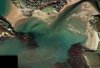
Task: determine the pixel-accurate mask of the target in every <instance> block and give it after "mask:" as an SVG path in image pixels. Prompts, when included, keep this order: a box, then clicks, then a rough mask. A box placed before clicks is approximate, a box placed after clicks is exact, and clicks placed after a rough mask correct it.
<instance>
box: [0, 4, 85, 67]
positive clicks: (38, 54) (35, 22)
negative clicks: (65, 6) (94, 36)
mask: <svg viewBox="0 0 100 68" xmlns="http://www.w3.org/2000/svg"><path fill="white" fill-rule="evenodd" d="M73 6H75V5H73ZM69 8H71V7H69ZM73 8H75V7H72V8H71V9H69V10H65V11H64V12H63V13H62V14H61V15H59V16H58V18H57V19H56V20H55V21H54V22H53V24H51V25H50V26H47V25H46V23H47V22H46V23H45V22H43V21H42V20H39V19H38V18H35V17H31V18H29V19H28V20H27V21H26V22H24V23H23V24H21V25H19V26H18V27H17V29H16V31H17V32H23V33H26V34H29V35H30V37H31V38H34V37H33V36H35V40H36V42H37V43H38V45H39V47H38V48H36V49H32V48H31V49H30V48H28V47H27V46H26V45H24V44H23V43H22V42H21V41H19V40H18V39H9V40H5V41H4V42H2V43H1V45H2V46H1V48H0V54H1V55H3V54H7V55H13V54H17V55H18V59H19V66H20V67H19V68H53V67H52V66H53V65H54V64H55V63H56V62H61V63H63V62H65V61H66V60H67V58H68V50H69V49H70V47H71V46H72V44H76V43H81V44H82V43H83V42H84V41H85V40H86V38H85V37H84V35H82V34H75V33H73V32H71V31H69V30H68V28H67V26H66V25H67V24H68V22H69V21H67V20H66V19H67V17H68V16H70V15H71V14H72V13H70V11H71V10H72V9H73ZM71 22H73V23H77V26H79V25H78V24H79V23H80V22H81V21H79V22H78V20H76V19H75V21H71ZM80 31H81V30H80Z"/></svg>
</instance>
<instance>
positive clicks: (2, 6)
mask: <svg viewBox="0 0 100 68" xmlns="http://www.w3.org/2000/svg"><path fill="white" fill-rule="evenodd" d="M8 11H9V0H0V15H3V16H4V15H6V14H7V12H8Z"/></svg>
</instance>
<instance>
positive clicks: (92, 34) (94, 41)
mask: <svg viewBox="0 0 100 68" xmlns="http://www.w3.org/2000/svg"><path fill="white" fill-rule="evenodd" d="M73 1H75V0H73ZM69 5H70V4H69ZM91 7H92V6H91V5H89V4H84V6H82V9H81V11H80V13H78V14H79V15H80V17H82V19H87V18H88V17H89V16H90V14H97V12H96V11H95V10H94V9H93V8H91ZM63 9H64V8H63ZM63 9H62V10H63ZM62 10H61V11H62ZM39 15H40V16H39ZM33 16H36V17H38V18H41V19H42V20H46V19H47V18H49V16H48V15H46V14H45V13H42V12H40V14H38V13H37V14H35V15H33ZM43 17H44V18H43ZM51 17H52V16H51ZM22 18H26V17H25V16H23V15H22V12H21V11H20V9H19V8H17V7H15V5H14V4H11V11H10V12H9V14H8V15H7V16H6V19H7V20H8V21H9V22H10V23H11V24H12V26H14V25H15V23H16V22H17V23H18V21H19V20H20V19H22ZM53 19H54V18H53ZM50 20H52V19H50ZM21 21H23V20H21ZM21 21H20V23H21ZM47 21H49V20H47ZM86 23H87V22H86ZM86 23H85V24H86ZM86 35H87V37H88V38H87V41H86V44H85V47H87V48H89V49H91V50H96V49H97V47H98V43H99V37H98V34H97V32H96V31H94V30H92V29H91V27H90V24H89V23H87V30H86Z"/></svg>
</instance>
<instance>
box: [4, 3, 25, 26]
mask: <svg viewBox="0 0 100 68" xmlns="http://www.w3.org/2000/svg"><path fill="white" fill-rule="evenodd" d="M10 7H11V8H10V11H9V13H8V15H6V16H5V18H6V19H7V20H8V21H9V22H10V23H11V24H12V26H14V25H15V23H16V22H17V21H18V20H20V19H22V18H26V17H25V16H23V15H22V12H21V10H20V9H19V8H17V7H16V6H15V5H14V4H12V3H11V6H10Z"/></svg>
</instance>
